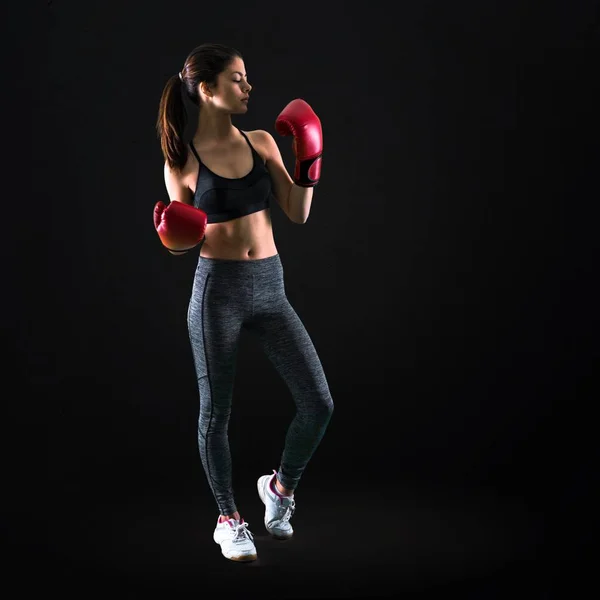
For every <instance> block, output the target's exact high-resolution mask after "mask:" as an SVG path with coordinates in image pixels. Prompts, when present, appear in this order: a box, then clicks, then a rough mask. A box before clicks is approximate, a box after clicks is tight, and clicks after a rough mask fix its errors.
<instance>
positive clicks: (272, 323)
mask: <svg viewBox="0 0 600 600" xmlns="http://www.w3.org/2000/svg"><path fill="white" fill-rule="evenodd" d="M250 331H252V333H253V334H254V335H255V336H256V337H257V339H258V340H259V342H260V344H261V346H262V348H263V350H264V352H265V354H266V355H267V357H268V358H269V360H270V361H271V363H272V364H273V365H274V367H275V369H276V370H277V372H278V373H279V375H280V376H281V377H282V378H283V380H284V381H285V383H286V384H287V386H288V388H289V389H290V390H291V391H292V392H294V393H295V394H297V395H301V394H306V393H309V394H310V393H316V394H317V395H318V396H320V397H323V396H328V395H329V389H328V384H327V379H326V377H325V373H324V372H323V367H322V364H321V361H320V359H319V356H318V353H317V350H316V348H315V346H314V344H313V341H312V339H311V337H310V335H309V334H308V332H307V330H306V327H305V326H304V323H303V322H302V320H301V319H300V317H299V316H298V314H297V313H296V311H295V309H294V308H293V307H292V305H291V304H290V302H289V301H288V299H287V297H285V296H283V298H282V299H281V301H280V302H279V303H278V306H277V309H276V310H273V309H272V310H270V311H269V312H267V313H265V314H264V315H261V316H260V318H259V319H256V321H255V322H254V323H253V326H252V327H251V328H250Z"/></svg>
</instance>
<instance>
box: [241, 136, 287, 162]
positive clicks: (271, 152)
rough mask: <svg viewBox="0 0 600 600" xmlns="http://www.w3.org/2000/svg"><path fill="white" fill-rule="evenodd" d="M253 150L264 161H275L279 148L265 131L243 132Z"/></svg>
mask: <svg viewBox="0 0 600 600" xmlns="http://www.w3.org/2000/svg"><path fill="white" fill-rule="evenodd" d="M244 133H245V134H246V135H247V136H248V139H249V140H250V142H251V143H252V145H253V146H254V148H255V149H256V150H257V151H258V152H259V153H260V154H261V155H262V156H263V158H264V159H265V160H267V161H268V160H273V159H276V158H277V156H278V154H279V148H278V147H277V142H276V141H275V138H274V137H273V136H272V135H271V134H270V133H269V132H268V131H266V130H265V129H254V130H252V131H244Z"/></svg>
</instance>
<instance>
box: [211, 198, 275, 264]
mask: <svg viewBox="0 0 600 600" xmlns="http://www.w3.org/2000/svg"><path fill="white" fill-rule="evenodd" d="M275 254H277V247H276V246H275V239H274V238H273V227H272V224H271V212H270V209H265V210H261V211H259V212H255V213H252V214H250V215H245V216H243V217H239V218H238V219H233V220H231V221H225V222H224V223H211V224H209V225H207V226H206V237H205V239H204V243H203V245H202V248H201V249H200V256H201V257H203V258H224V259H229V260H257V259H260V258H268V257H269V256H274V255H275Z"/></svg>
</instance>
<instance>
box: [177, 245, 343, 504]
mask: <svg viewBox="0 0 600 600" xmlns="http://www.w3.org/2000/svg"><path fill="white" fill-rule="evenodd" d="M187 323H188V330H189V335H190V342H191V344H192V351H193V356H194V364H195V368H196V375H197V378H198V389H199V392H200V413H199V417H198V447H199V450H200V457H201V460H202V466H203V468H204V472H205V474H206V477H207V479H208V483H209V485H210V487H211V490H212V492H213V495H214V497H215V500H216V502H217V505H218V508H219V511H220V513H221V514H227V515H229V514H232V513H234V512H236V510H237V508H236V504H235V500H234V494H233V487H232V469H231V453H230V449H229V441H228V438H227V431H228V422H229V417H230V415H231V402H232V392H233V384H234V377H235V361H236V355H237V346H238V340H239V337H240V334H241V331H242V328H243V329H245V330H247V331H249V332H251V333H252V334H254V335H255V336H256V339H257V340H258V342H259V343H260V346H261V347H262V349H263V350H264V352H265V353H266V355H267V357H268V358H269V360H270V361H271V362H272V363H273V365H274V367H275V368H276V370H277V372H278V373H279V375H281V377H282V378H283V380H284V382H285V384H286V385H287V387H288V389H289V390H290V392H291V394H292V397H293V399H294V402H295V404H296V414H295V416H294V418H293V420H292V422H291V424H290V426H289V429H288V431H287V434H286V438H285V445H284V449H283V454H282V456H281V462H280V465H279V470H278V473H277V478H278V480H279V482H280V483H281V484H282V485H283V486H284V487H286V488H288V489H291V490H294V489H296V486H297V485H298V482H299V481H300V478H301V476H302V473H303V472H304V469H305V467H306V465H307V463H308V461H309V460H310V458H311V456H312V455H313V453H314V452H315V450H316V448H317V446H318V445H319V443H320V441H321V439H322V437H323V435H324V433H325V430H326V428H327V425H328V423H329V421H330V419H331V415H332V412H333V400H332V398H331V394H330V392H329V386H328V384H327V380H326V378H325V374H324V372H323V368H322V366H321V362H320V360H319V357H318V355H317V352H316V350H315V348H314V346H313V343H312V341H311V339H310V337H309V335H308V333H307V332H306V329H305V328H304V324H303V323H302V321H301V320H300V318H299V317H298V315H297V314H296V312H295V310H294V309H293V308H292V306H291V305H290V303H289V301H288V299H287V296H286V294H285V288H284V281H283V267H282V264H281V259H280V257H279V255H278V254H276V255H274V256H270V257H268V258H263V259H256V260H227V259H217V258H204V257H200V258H199V260H198V266H197V268H196V273H195V276H194V283H193V287H192V295H191V299H190V303H189V308H188V315H187ZM267 433H268V432H265V435H266V434H267Z"/></svg>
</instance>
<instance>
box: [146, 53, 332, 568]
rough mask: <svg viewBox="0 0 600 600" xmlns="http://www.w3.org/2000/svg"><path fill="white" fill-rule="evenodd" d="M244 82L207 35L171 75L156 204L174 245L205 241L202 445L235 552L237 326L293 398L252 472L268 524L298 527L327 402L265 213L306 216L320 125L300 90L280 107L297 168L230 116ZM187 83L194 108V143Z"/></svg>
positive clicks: (192, 307)
mask: <svg viewBox="0 0 600 600" xmlns="http://www.w3.org/2000/svg"><path fill="white" fill-rule="evenodd" d="M182 88H183V89H182ZM251 91H252V86H251V85H250V83H249V81H248V75H247V73H246V67H245V64H244V61H243V58H242V55H241V54H240V52H239V51H237V50H235V49H234V48H229V47H226V46H223V45H221V44H202V45H200V46H198V47H197V48H195V49H194V50H193V51H192V52H191V53H190V54H189V56H188V57H187V59H186V61H185V64H184V66H183V69H182V71H181V73H178V74H177V75H174V76H173V77H171V78H170V79H169V81H168V82H167V84H166V86H165V89H164V91H163V93H162V97H161V101H160V107H159V115H158V119H157V131H158V134H159V138H160V142H161V149H162V152H163V156H164V158H165V166H164V175H165V185H166V188H167V191H168V195H169V199H170V203H169V204H168V206H165V205H164V204H163V203H162V202H158V203H157V204H156V206H155V211H154V222H155V227H156V230H157V232H158V234H159V236H160V238H161V241H162V243H163V245H164V246H165V247H166V248H167V249H168V250H169V251H170V252H171V253H172V254H179V253H182V252H186V251H188V250H189V249H191V248H193V247H195V246H197V245H198V244H199V243H201V244H202V245H201V249H200V256H199V258H198V266H197V268H196V272H195V277H194V282H193V286H192V295H191V299H190V303H189V308H188V329H189V336H190V342H191V346H192V352H193V357H194V364H195V369H196V375H197V378H198V389H199V395H200V413H199V418H198V446H199V450H200V457H201V460H202V465H203V468H204V472H205V474H206V477H207V480H208V483H209V485H210V488H211V490H212V492H213V495H214V497H215V500H216V502H217V506H218V508H219V513H220V515H219V518H218V520H217V525H216V528H215V532H214V536H213V537H214V540H215V542H216V543H218V544H220V546H221V551H222V553H223V555H224V556H225V557H226V558H229V559H231V560H254V559H256V547H255V545H254V538H253V536H252V533H251V532H250V530H249V529H248V523H247V522H245V521H244V519H243V518H242V517H241V516H240V513H239V511H238V509H237V506H236V503H235V500H234V494H233V489H232V470H231V454H230V449H229V443H228V438H227V425H228V420H229V417H230V414H231V401H232V392H233V384H234V375H235V360H236V355H237V345H238V341H239V337H240V334H241V331H242V329H244V330H247V331H249V332H251V333H252V334H254V335H255V336H256V338H257V340H258V341H259V343H260V344H261V346H262V348H263V350H264V351H265V353H266V355H267V356H268V357H269V359H270V360H271V361H272V363H273V365H274V366H275V368H276V369H277V371H278V373H279V374H280V375H281V377H282V378H283V380H284V381H285V383H286V385H287V386H288V388H289V390H290V391H291V393H292V396H293V399H294V402H295V404H296V409H297V410H296V414H295V416H294V419H293V420H292V422H291V424H290V427H289V429H288V431H287V435H286V438H285V446H284V449H283V454H282V457H281V462H280V466H279V471H276V470H273V474H270V475H263V476H261V477H260V478H259V479H258V482H257V486H258V493H259V496H260V499H261V500H262V502H263V503H264V505H265V518H264V522H265V527H266V529H267V531H268V532H269V533H270V534H271V535H272V536H274V537H275V538H278V539H287V538H290V537H291V536H292V534H293V528H292V526H291V523H290V518H291V516H292V514H293V512H294V509H295V499H294V491H295V489H296V488H297V486H298V482H299V481H300V478H301V476H302V473H303V472H304V469H305V467H306V465H307V463H308V461H309V460H310V458H311V456H312V455H313V453H314V451H315V450H316V448H317V446H318V445H319V443H320V441H321V439H322V437H323V435H324V433H325V430H326V428H327V425H328V423H329V421H330V419H331V415H332V411H333V401H332V398H331V394H330V391H329V387H328V384H327V380H326V378H325V374H324V372H323V368H322V366H321V363H320V360H319V357H318V355H317V352H316V350H315V348H314V346H313V343H312V341H311V339H310V337H309V335H308V333H307V332H306V330H305V328H304V325H303V323H302V321H301V320H300V318H299V317H298V315H297V314H296V312H295V310H294V309H293V308H292V306H291V305H290V303H289V301H288V299H287V297H286V294H285V290H284V277H283V268H282V263H281V260H280V257H279V254H278V251H277V248H276V246H275V241H274V238H273V230H272V226H271V218H270V207H271V202H272V199H275V201H276V202H277V203H278V204H279V206H280V207H281V209H282V210H283V211H284V213H285V214H286V215H287V216H288V218H289V219H290V220H292V221H293V222H294V223H305V222H306V220H307V218H308V215H309V212H310V206H311V201H312V197H313V190H314V186H315V185H316V184H317V183H318V181H319V178H320V172H321V152H322V133H321V124H320V121H319V119H318V117H317V116H316V115H315V113H314V112H313V111H312V109H311V107H310V106H309V105H308V104H307V103H306V102H304V101H303V100H300V99H296V100H293V101H292V102H290V103H289V104H288V105H287V106H286V107H285V108H284V110H283V111H282V112H281V114H280V115H279V116H278V117H277V120H276V123H275V127H276V130H277V131H278V132H279V133H280V134H282V135H292V136H293V148H294V152H295V156H296V166H295V171H294V176H293V178H292V177H291V176H290V174H289V173H288V172H287V170H286V168H285V166H284V164H283V161H282V157H281V154H280V152H279V149H278V147H277V144H276V142H275V140H274V139H273V137H272V136H271V134H270V133H268V132H267V131H265V130H256V131H246V132H244V131H241V130H240V129H238V128H237V127H235V126H234V125H233V124H232V121H231V119H232V116H233V115H240V114H245V113H246V112H247V111H248V103H249V98H250V92H251ZM182 93H186V94H188V96H189V98H190V99H191V100H192V102H194V103H195V104H197V105H198V107H199V117H198V124H197V127H196V131H195V134H194V136H193V138H192V140H191V141H190V143H189V145H186V144H185V143H184V141H183V133H184V129H185V124H186V120H187V116H186V111H185V105H184V103H183V98H182Z"/></svg>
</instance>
